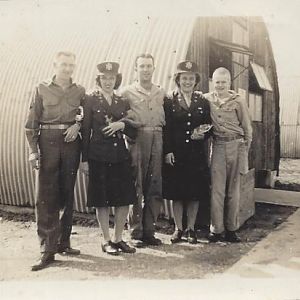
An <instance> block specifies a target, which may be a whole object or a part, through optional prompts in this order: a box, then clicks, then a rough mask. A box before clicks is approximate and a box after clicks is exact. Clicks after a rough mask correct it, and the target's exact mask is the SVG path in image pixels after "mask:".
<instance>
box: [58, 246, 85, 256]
mask: <svg viewBox="0 0 300 300" xmlns="http://www.w3.org/2000/svg"><path fill="white" fill-rule="evenodd" d="M57 252H58V253H61V254H65V255H79V254H80V250H78V249H74V248H71V247H64V248H62V247H59V248H58V250H57Z"/></svg>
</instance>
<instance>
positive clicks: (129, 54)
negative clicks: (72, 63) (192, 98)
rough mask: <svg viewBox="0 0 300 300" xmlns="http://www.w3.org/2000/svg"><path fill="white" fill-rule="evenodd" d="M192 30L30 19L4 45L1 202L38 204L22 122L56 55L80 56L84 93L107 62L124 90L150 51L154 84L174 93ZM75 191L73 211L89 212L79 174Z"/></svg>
mask: <svg viewBox="0 0 300 300" xmlns="http://www.w3.org/2000/svg"><path fill="white" fill-rule="evenodd" d="M52 17H53V15H52ZM2 24H3V23H2ZM193 26H194V20H191V19H185V18H182V19H180V18H176V19H174V18H166V17H164V18H146V17H145V18H140V19H136V18H135V20H132V19H120V18H117V17H113V18H110V16H109V15H104V16H99V17H98V18H84V19H83V20H81V21H79V20H78V19H76V18H73V19H72V18H67V19H62V18H58V19H51V18H50V15H49V14H47V15H41V16H40V17H39V18H37V19H33V20H29V19H26V20H25V23H24V26H23V27H22V28H18V30H16V32H15V34H14V35H13V37H12V36H10V39H9V40H7V41H6V42H5V43H3V42H2V43H1V45H0V66H1V74H0V105H1V110H0V124H1V126H0V139H1V146H0V178H1V184H0V202H1V203H3V204H11V205H31V206H33V205H34V174H33V172H32V170H31V169H30V167H29V164H28V162H27V157H28V152H27V145H26V141H25V134H24V123H25V119H26V115H27V111H28V107H29V103H30V100H31V96H32V93H33V89H34V87H35V85H36V84H37V83H38V82H39V81H40V80H42V79H45V78H48V77H50V76H51V75H52V61H53V56H54V54H55V52H56V51H59V50H64V49H66V50H70V51H73V52H74V53H76V55H77V70H76V72H75V76H74V79H75V81H76V82H78V83H80V84H82V85H83V86H84V87H86V89H90V88H91V87H93V85H94V78H95V76H96V64H97V63H99V62H101V61H106V60H113V61H118V62H119V63H120V69H121V72H122V74H123V83H122V84H123V85H126V84H128V83H130V82H132V81H133V79H134V59H135V57H136V55H137V54H139V53H142V52H149V53H151V54H153V55H154V58H155V65H156V70H155V73H154V82H155V83H159V84H160V85H161V86H162V87H164V88H165V89H166V90H170V89H171V88H172V87H173V74H174V71H175V68H176V65H177V63H178V62H179V61H181V60H184V59H185V58H186V53H187V50H188V46H189V43H190V39H191V34H192V30H193ZM75 191H76V201H75V209H76V210H78V211H86V208H85V194H86V193H85V191H86V179H85V178H84V176H83V175H82V174H80V173H79V176H78V179H77V184H76V190H75Z"/></svg>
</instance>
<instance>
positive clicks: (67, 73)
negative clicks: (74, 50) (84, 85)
mask: <svg viewBox="0 0 300 300" xmlns="http://www.w3.org/2000/svg"><path fill="white" fill-rule="evenodd" d="M74 69H75V57H74V56H72V55H60V56H58V57H57V58H56V60H55V62H54V73H55V76H56V78H57V79H61V80H69V79H70V78H71V77H72V75H73V72H74Z"/></svg>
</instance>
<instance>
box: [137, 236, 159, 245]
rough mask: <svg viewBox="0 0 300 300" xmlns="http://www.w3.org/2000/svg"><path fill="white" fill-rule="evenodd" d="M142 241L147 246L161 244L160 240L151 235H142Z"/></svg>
mask: <svg viewBox="0 0 300 300" xmlns="http://www.w3.org/2000/svg"><path fill="white" fill-rule="evenodd" d="M142 241H143V242H144V243H145V244H146V245H148V246H160V245H161V244H162V241H161V240H160V239H157V238H155V237H154V236H153V235H152V236H144V237H143V238H142Z"/></svg>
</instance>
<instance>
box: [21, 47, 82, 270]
mask: <svg viewBox="0 0 300 300" xmlns="http://www.w3.org/2000/svg"><path fill="white" fill-rule="evenodd" d="M74 68H75V55H74V54H73V53H71V52H58V53H57V54H56V57H55V60H54V76H53V77H52V78H51V79H50V80H47V81H43V82H41V83H40V84H39V85H38V86H37V88H36V90H35V93H34V96H33V100H32V102H31V105H30V110H29V114H28V117H27V120H26V125H25V129H26V137H27V141H28V144H29V149H30V154H29V162H30V164H31V166H32V167H33V168H34V169H36V170H38V172H37V179H38V180H37V186H36V206H35V209H36V222H37V233H38V237H39V241H40V250H41V257H40V259H39V261H38V262H37V263H36V264H35V265H33V266H32V271H37V270H41V269H43V268H45V267H46V266H47V265H49V264H50V263H52V262H53V261H54V255H55V253H57V252H59V253H65V254H73V255H77V254H80V251H79V250H76V249H73V248H71V246H70V235H71V230H72V218H73V202H74V185H75V180H76V175H77V170H78V165H79V159H80V138H79V136H78V132H79V129H80V122H79V119H80V117H79V118H78V110H79V107H80V105H81V102H82V100H83V98H84V95H85V90H84V88H83V87H81V86H79V85H77V84H76V83H74V82H72V78H71V76H72V74H73V71H74ZM60 209H62V214H61V217H60V216H59V213H60Z"/></svg>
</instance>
